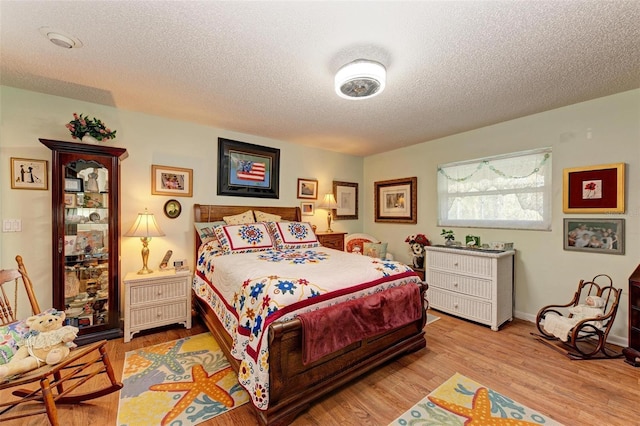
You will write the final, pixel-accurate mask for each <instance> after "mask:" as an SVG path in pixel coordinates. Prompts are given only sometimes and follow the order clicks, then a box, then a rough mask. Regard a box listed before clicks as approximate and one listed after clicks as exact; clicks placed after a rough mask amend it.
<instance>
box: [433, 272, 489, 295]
mask: <svg viewBox="0 0 640 426" xmlns="http://www.w3.org/2000/svg"><path fill="white" fill-rule="evenodd" d="M432 287H438V288H441V289H444V290H450V291H453V292H456V293H462V294H467V295H469V296H476V297H481V298H483V299H491V291H492V289H493V282H492V281H491V280H485V279H482V278H474V277H469V276H466V275H456V274H450V273H448V272H443V271H438V270H435V269H432V270H431V271H430V275H429V288H432Z"/></svg>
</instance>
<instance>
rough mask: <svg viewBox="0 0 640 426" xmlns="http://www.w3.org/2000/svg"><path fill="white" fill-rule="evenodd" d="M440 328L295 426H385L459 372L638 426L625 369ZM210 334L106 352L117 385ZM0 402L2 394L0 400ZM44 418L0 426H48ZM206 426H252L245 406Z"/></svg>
mask: <svg viewBox="0 0 640 426" xmlns="http://www.w3.org/2000/svg"><path fill="white" fill-rule="evenodd" d="M432 313H433V314H435V315H438V316H439V317H440V318H441V319H440V320H439V321H436V322H434V323H432V324H429V325H428V326H426V333H427V348H426V349H423V350H421V351H418V352H415V353H412V354H408V355H406V356H404V357H401V358H399V359H397V360H395V361H392V362H390V363H388V364H386V365H384V366H383V367H382V368H379V369H378V370H376V371H374V372H371V373H369V374H367V375H365V376H363V377H361V378H360V379H359V380H357V381H355V382H353V383H351V384H349V385H348V386H345V387H343V388H341V389H339V390H338V391H336V392H334V393H332V394H330V395H329V396H327V397H325V398H323V399H322V400H321V401H319V402H318V403H316V404H315V405H313V406H312V407H311V408H310V409H309V410H308V411H307V412H305V413H303V414H301V415H300V416H299V417H298V418H297V419H296V420H295V421H294V423H293V425H294V426H302V425H318V426H320V425H321V426H329V425H341V426H342V425H387V424H388V423H389V422H391V421H393V420H394V419H395V418H396V417H398V416H399V415H400V414H402V413H403V412H404V411H406V410H407V409H409V408H410V407H411V406H413V405H414V404H415V403H416V402H418V401H419V400H420V399H422V398H423V397H424V396H426V395H427V394H428V393H429V392H431V391H432V390H433V389H435V388H436V387H438V386H439V385H440V384H441V383H443V382H444V381H446V380H447V379H448V378H449V377H451V376H452V375H453V374H454V373H455V372H459V373H461V374H463V375H465V376H467V377H469V378H471V379H473V380H475V381H477V382H479V383H481V384H483V385H485V386H488V387H490V388H492V389H494V390H495V391H497V392H500V393H502V394H503V395H506V396H508V397H511V398H512V399H514V400H515V401H518V402H520V403H522V404H524V405H526V406H528V407H530V408H532V409H534V410H537V411H539V412H540V413H543V414H546V415H547V416H549V417H551V418H553V419H554V420H556V421H558V422H561V423H564V424H565V425H567V426H572V425H593V426H603V425H609V426H617V425H620V426H622V425H624V426H627V425H637V424H640V414H639V413H640V409H639V408H638V407H640V368H633V367H631V366H630V365H628V364H626V363H625V362H624V361H623V360H621V359H617V360H598V361H571V360H569V359H568V358H566V357H565V356H564V355H562V354H560V353H558V352H556V351H555V350H553V349H551V348H549V347H547V346H546V345H543V344H542V343H539V342H537V341H536V340H535V339H534V338H533V337H532V336H531V335H530V332H532V331H535V327H534V325H533V324H532V323H529V322H526V321H521V320H514V321H513V322H512V323H507V324H506V325H504V326H503V327H502V328H501V330H500V331H499V332H493V331H491V330H490V329H489V328H488V327H484V326H481V325H477V324H474V323H471V322H467V321H464V320H460V319H457V318H455V317H449V316H447V315H445V314H442V313H439V312H432ZM204 331H206V329H205V328H204V326H202V325H201V324H200V323H199V322H198V321H196V322H195V324H194V327H193V328H192V329H191V330H184V329H183V328H181V327H179V326H176V327H175V328H169V329H165V330H162V331H157V332H146V334H143V335H140V336H138V335H136V337H134V339H133V340H132V341H131V342H129V343H123V340H122V339H117V340H112V341H110V342H109V343H108V353H109V354H110V357H111V359H112V362H113V366H114V369H115V371H116V375H117V377H121V375H122V366H123V361H124V354H125V352H127V351H131V350H135V349H139V348H142V347H144V346H148V345H153V344H156V343H160V342H162V341H169V340H175V339H178V338H181V337H184V336H187V335H193V334H197V333H201V332H204ZM0 398H2V394H0ZM118 398H119V394H118V393H115V394H112V395H108V396H106V397H102V398H100V399H97V400H94V401H91V402H89V403H86V404H83V405H79V406H73V407H68V406H61V407H60V409H59V413H60V419H61V421H62V424H63V425H65V426H81V425H82V426H85V425H100V426H102V425H116V413H117V410H118ZM46 424H48V422H47V421H46V419H45V416H44V415H39V416H36V417H31V418H25V419H22V420H21V421H19V422H6V423H3V426H4V425H6V426H13V425H16V426H17V425H46ZM202 424H203V425H234V426H243V425H255V424H256V420H255V418H254V417H253V413H252V411H251V410H250V409H249V406H247V405H245V406H242V407H239V408H237V409H235V410H232V411H231V412H228V413H225V414H223V415H221V416H219V417H216V418H215V419H212V420H209V421H208V422H205V423H202Z"/></svg>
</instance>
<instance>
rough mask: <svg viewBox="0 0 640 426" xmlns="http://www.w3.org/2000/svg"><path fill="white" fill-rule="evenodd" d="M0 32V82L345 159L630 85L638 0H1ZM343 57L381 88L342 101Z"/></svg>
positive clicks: (637, 71)
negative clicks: (74, 42) (375, 74)
mask: <svg viewBox="0 0 640 426" xmlns="http://www.w3.org/2000/svg"><path fill="white" fill-rule="evenodd" d="M0 24H1V26H0V84H3V85H7V86H13V87H18V88H23V89H28V90H34V91H37V92H43V93H49V94H53V95H58V96H64V97H68V98H74V99H79V100H84V101H89V102H94V103H99V104H105V105H111V106H115V107H117V108H122V109H126V110H133V111H141V112H146V113H149V114H154V115H159V116H165V117H171V118H175V119H179V120H185V121H191V122H196V123H201V124H206V125H211V126H215V127H218V128H224V129H228V130H233V131H237V132H242V133H247V134H254V135H260V136H263V137H268V138H273V139H278V140H283V141H289V142H292V143H297V144H303V145H309V146H316V147H321V148H324V149H329V150H334V151H339V152H344V153H348V154H354V155H369V154H373V153H378V152H383V151H388V150H391V149H395V148H399V147H403V146H408V145H412V144H417V143H421V142H425V141H429V140H433V139H435V138H439V137H443V136H446V135H451V134H455V133H459V132H463V131H467V130H471V129H475V128H479V127H483V126H486V125H490V124H494V123H498V122H502V121H505V120H510V119H514V118H517V117H522V116H525V115H529V114H533V113H537V112H541V111H545V110H549V109H553V108H558V107H562V106H565V105H570V104H574V103H577V102H581V101H586V100H589V99H594V98H598V97H601V96H606V95H610V94H614V93H618V92H622V91H626V90H631V89H634V88H638V87H640V1H611V2H605V1H587V2H583V1H491V2H489V1H476V2H454V1H445V2H436V1H430V2H426V1H425V2H417V1H413V2H399V1H388V2H374V1H366V2H357V1H352V2H334V1H331V2H329V1H327V2H318V1H315V2H302V1H290V2H277V1H269V2H266V1H265V2H231V1H229V2H214V1H6V0H1V1H0ZM41 27H51V28H53V29H56V30H58V31H61V32H63V33H65V34H69V35H72V36H74V37H77V38H78V39H79V40H80V41H81V42H82V43H83V47H82V48H79V49H62V48H60V47H57V46H54V45H53V44H52V43H50V42H49V41H48V40H47V39H46V38H45V37H44V36H43V35H42V34H41V33H40V31H39V29H40V28H41ZM358 58H366V59H373V60H376V61H378V62H381V63H383V64H384V65H385V66H386V68H387V73H388V74H387V87H386V90H385V91H384V92H383V93H382V94H380V95H379V96H376V97H374V98H371V99H367V100H357V101H353V100H345V99H342V98H340V97H338V96H337V95H336V94H335V92H334V89H333V77H334V74H335V72H336V71H337V70H338V69H339V68H340V66H342V65H343V64H345V63H347V62H351V61H352V60H355V59H358Z"/></svg>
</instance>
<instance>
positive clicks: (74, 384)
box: [0, 256, 122, 426]
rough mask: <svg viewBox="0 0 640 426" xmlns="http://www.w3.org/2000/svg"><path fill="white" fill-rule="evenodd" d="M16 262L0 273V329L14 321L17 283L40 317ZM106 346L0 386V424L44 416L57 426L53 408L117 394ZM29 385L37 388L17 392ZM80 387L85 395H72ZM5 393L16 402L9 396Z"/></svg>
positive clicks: (99, 345)
mask: <svg viewBox="0 0 640 426" xmlns="http://www.w3.org/2000/svg"><path fill="white" fill-rule="evenodd" d="M16 261H17V262H18V269H10V270H0V290H1V292H0V325H2V326H4V325H9V324H11V323H15V322H16V321H17V318H16V313H15V312H16V311H15V309H16V308H17V306H15V305H16V301H17V293H18V282H19V281H22V283H23V284H24V289H25V291H26V293H27V297H28V298H29V302H30V304H31V309H32V311H33V314H34V315H36V314H39V313H40V307H39V305H38V301H37V300H36V297H35V294H34V292H33V286H32V284H31V280H30V279H29V276H28V275H27V270H26V268H25V266H24V263H23V262H22V257H21V256H16ZM12 282H13V283H15V288H14V289H12V291H15V296H14V303H13V307H12V304H11V302H10V298H9V297H8V295H7V292H6V291H5V286H4V284H8V283H12ZM106 343H107V342H106V340H102V341H99V342H95V343H92V344H90V345H87V346H83V347H79V348H75V349H72V350H71V354H70V355H69V356H68V357H67V358H65V359H64V361H62V362H61V363H59V364H56V365H51V366H49V365H44V366H42V367H40V368H38V369H37V370H33V371H30V372H27V373H24V374H22V375H18V376H15V377H11V378H8V379H7V380H6V381H4V382H0V393H1V394H2V398H0V401H1V402H0V423H2V422H3V421H7V420H12V419H18V418H21V417H26V416H32V415H36V414H45V413H46V415H47V418H48V420H49V423H51V424H52V425H54V426H57V425H59V424H60V423H59V421H58V411H57V406H56V404H78V403H80V402H83V401H87V400H90V399H94V398H98V397H101V396H104V395H107V394H110V393H112V392H115V391H117V390H120V389H121V388H122V383H120V382H118V381H117V380H116V377H115V374H114V371H113V368H112V366H111V362H110V361H109V357H108V356H107V352H106V349H105V344H106ZM103 373H104V374H103ZM105 375H106V376H105ZM31 384H38V386H29V387H28V388H26V389H23V388H18V387H22V386H26V385H31ZM83 385H84V387H85V389H87V391H86V392H84V393H82V392H81V391H79V390H78V391H76V388H79V387H80V386H83ZM9 393H11V395H13V396H15V397H16V398H12V397H11V396H9V395H8V394H9ZM43 404H44V407H43Z"/></svg>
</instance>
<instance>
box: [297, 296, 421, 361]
mask: <svg viewBox="0 0 640 426" xmlns="http://www.w3.org/2000/svg"><path fill="white" fill-rule="evenodd" d="M421 316H422V300H421V298H420V287H419V286H417V285H414V284H406V285H402V286H399V287H393V288H389V289H387V290H384V291H381V292H379V293H375V294H372V295H370V296H367V297H365V298H362V299H357V300H350V301H348V302H345V303H340V304H337V305H334V306H330V307H327V308H324V309H319V310H316V311H312V312H307V313H304V314H300V315H298V318H299V319H300V321H301V322H302V362H303V363H304V364H305V365H306V364H309V363H312V362H314V361H316V360H318V359H320V358H322V357H323V356H325V355H327V354H330V353H331V352H335V351H337V350H339V349H342V348H344V347H345V346H348V345H350V344H351V343H353V342H357V341H359V340H362V339H367V338H369V337H373V336H376V335H378V334H380V333H383V332H385V331H387V330H391V329H394V328H398V327H401V326H403V325H405V324H409V323H410V322H413V321H416V320H418V319H419V318H420V317H421Z"/></svg>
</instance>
